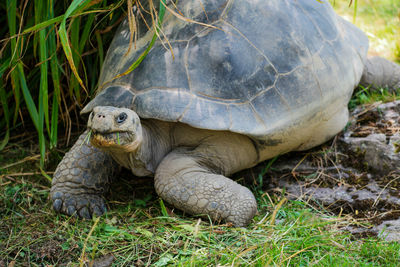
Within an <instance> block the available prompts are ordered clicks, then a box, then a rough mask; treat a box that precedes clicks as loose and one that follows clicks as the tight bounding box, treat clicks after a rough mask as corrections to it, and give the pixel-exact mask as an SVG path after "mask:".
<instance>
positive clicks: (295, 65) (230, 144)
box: [51, 0, 400, 226]
mask: <svg viewBox="0 0 400 267" xmlns="http://www.w3.org/2000/svg"><path fill="white" fill-rule="evenodd" d="M178 9H179V10H180V11H182V12H183V14H184V15H185V16H186V17H188V18H190V19H193V20H195V21H199V22H203V23H207V24H209V25H212V27H205V26H203V25H199V24H196V23H189V22H187V21H183V20H180V19H179V18H177V17H175V16H174V15H172V14H169V13H168V12H167V14H166V15H165V19H164V22H163V33H164V34H165V35H166V37H167V38H168V40H169V43H170V45H171V47H172V52H173V55H174V58H173V57H172V53H171V51H167V50H165V48H164V46H163V44H162V43H161V42H156V43H155V45H154V47H153V48H152V49H151V51H150V53H149V54H148V55H147V56H146V58H145V60H143V62H142V63H141V64H140V66H139V67H138V68H137V69H135V70H134V71H132V72H131V73H129V74H128V75H125V76H122V77H120V78H118V79H113V78H114V77H115V76H116V75H117V74H119V73H122V72H124V71H125V70H126V69H127V68H128V67H129V66H130V65H131V64H132V63H133V62H134V61H135V60H136V59H137V58H138V56H139V55H140V54H141V53H142V52H143V51H144V50H145V49H146V47H147V46H148V44H149V41H150V40H151V37H152V36H153V32H151V31H148V32H147V31H145V30H144V29H146V28H145V27H144V26H143V22H140V21H138V25H139V26H140V25H141V27H139V33H138V34H139V39H138V41H137V43H136V46H137V49H136V50H135V49H132V50H131V51H130V52H129V53H128V54H126V52H127V51H128V47H129V30H128V27H127V23H126V22H125V23H123V24H122V25H121V27H120V29H119V30H118V32H117V34H116V36H115V38H114V41H113V43H112V44H111V47H110V50H109V53H108V55H107V57H106V60H105V63H104V68H103V70H102V73H101V78H100V80H99V86H100V90H99V92H98V94H97V96H96V97H95V98H94V99H93V100H92V101H91V102H90V103H89V104H88V105H87V106H86V107H85V108H84V109H83V110H82V113H90V116H89V120H88V129H89V130H90V131H91V132H92V135H91V140H90V142H91V143H90V144H83V139H84V137H83V136H84V135H85V134H84V135H82V137H81V138H80V139H79V140H78V141H77V143H76V144H75V145H74V147H73V148H72V149H71V151H70V152H68V153H67V154H66V156H65V157H64V159H63V160H62V161H61V162H60V164H59V166H58V167H57V170H56V172H55V175H54V179H53V185H52V189H51V197H52V200H53V206H54V209H55V210H56V211H57V212H62V213H66V214H69V215H72V214H77V215H79V216H80V217H84V218H90V217H91V216H92V214H97V215H98V214H101V213H102V212H103V211H104V209H105V208H104V200H103V198H102V196H103V193H104V191H106V190H107V188H108V185H109V183H110V181H111V180H110V179H111V178H110V177H112V176H113V172H114V170H115V169H116V168H117V166H118V165H121V166H123V167H125V168H128V169H130V170H131V171H132V173H133V174H135V175H137V176H153V175H154V177H155V189H156V191H157V193H158V194H159V195H160V197H161V198H163V199H164V200H166V201H167V202H169V203H170V204H172V205H173V206H175V207H177V208H179V209H182V210H184V211H186V212H188V213H190V214H202V215H207V216H210V217H211V218H212V219H213V220H225V221H228V222H232V223H233V224H234V225H236V226H245V225H247V224H248V223H249V222H250V221H251V219H252V218H253V216H254V214H255V213H256V211H257V205H256V201H255V198H254V196H253V194H252V193H251V192H250V190H249V189H247V188H245V187H243V186H241V185H239V184H237V183H236V182H234V181H232V180H230V179H229V178H227V176H229V175H231V174H232V173H234V172H237V171H240V170H243V169H245V168H249V167H252V166H254V165H255V164H257V163H259V162H260V161H263V160H266V159H268V158H271V157H274V156H277V155H280V154H283V153H286V152H288V151H293V150H305V149H308V148H311V147H314V146H316V145H319V144H321V143H323V142H325V141H327V140H328V139H330V138H332V137H333V136H334V135H335V134H337V133H338V132H339V131H340V130H341V129H343V127H344V126H345V125H346V123H347V121H348V110H347V103H348V101H349V99H350V97H351V94H352V92H353V89H354V88H355V87H356V86H357V85H358V84H359V83H360V81H361V83H362V84H367V85H374V86H382V85H385V86H388V87H390V88H391V89H396V88H397V86H398V85H399V84H400V77H399V75H398V74H399V73H400V67H399V66H398V65H396V64H394V63H391V62H389V61H387V60H385V59H380V58H378V59H371V60H369V59H367V49H368V39H367V38H366V36H365V35H364V33H362V32H361V31H360V30H359V29H357V28H356V27H355V26H353V25H351V24H350V23H348V22H346V21H344V20H343V19H341V18H340V17H338V16H337V15H336V14H335V13H334V12H333V10H332V8H331V7H330V5H329V4H328V3H326V2H324V3H323V4H321V3H319V2H318V1H315V0H297V1H293V0H270V1H238V0H236V1H235V0H209V1H189V0H188V1H179V3H178ZM249 14H252V15H251V16H250V15H249ZM288 14H290V16H289V15H288ZM148 22H150V21H148ZM95 147H97V148H100V150H98V149H97V148H95ZM111 157H112V158H113V160H111ZM99 162H100V163H101V164H100V165H99Z"/></svg>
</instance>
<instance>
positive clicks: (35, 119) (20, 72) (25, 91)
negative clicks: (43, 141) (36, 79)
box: [17, 63, 39, 131]
mask: <svg viewBox="0 0 400 267" xmlns="http://www.w3.org/2000/svg"><path fill="white" fill-rule="evenodd" d="M17 71H18V77H19V80H20V83H21V88H22V94H23V95H24V99H25V103H26V106H27V108H28V111H29V115H30V116H31V119H32V121H33V124H34V125H35V127H36V130H38V131H39V114H38V111H37V109H36V106H35V103H34V102H33V98H32V95H31V93H30V91H29V88H28V85H27V83H26V78H25V73H24V69H23V67H22V64H21V63H18V64H17Z"/></svg>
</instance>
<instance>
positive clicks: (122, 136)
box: [89, 130, 140, 151]
mask: <svg viewBox="0 0 400 267" xmlns="http://www.w3.org/2000/svg"><path fill="white" fill-rule="evenodd" d="M89 140H90V142H91V143H92V145H94V146H95V147H99V148H116V149H122V150H124V151H126V150H129V151H131V150H136V148H137V146H138V142H139V141H140V140H138V138H137V136H136V135H135V134H134V133H132V132H124V131H116V132H107V133H101V132H97V131H95V130H91V131H90V133H89Z"/></svg>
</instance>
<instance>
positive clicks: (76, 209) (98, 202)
mask: <svg viewBox="0 0 400 267" xmlns="http://www.w3.org/2000/svg"><path fill="white" fill-rule="evenodd" d="M52 200H53V208H54V210H55V211H56V212H60V213H63V214H66V215H70V216H72V215H73V216H78V217H80V218H84V219H91V218H92V216H93V215H95V216H100V215H102V214H103V213H104V212H106V210H107V208H106V205H105V202H104V199H103V198H102V197H101V196H98V195H94V194H76V195H75V194H70V193H63V192H60V191H58V192H54V193H53V194H52Z"/></svg>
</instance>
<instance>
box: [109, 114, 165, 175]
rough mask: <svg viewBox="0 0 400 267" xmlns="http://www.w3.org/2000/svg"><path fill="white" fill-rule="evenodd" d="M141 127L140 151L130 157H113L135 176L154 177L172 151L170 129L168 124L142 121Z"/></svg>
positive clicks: (131, 153)
mask: <svg viewBox="0 0 400 267" xmlns="http://www.w3.org/2000/svg"><path fill="white" fill-rule="evenodd" d="M141 126H142V127H141V128H142V131H141V144H140V145H139V146H138V149H137V150H136V151H132V152H129V153H128V155H127V154H126V153H124V154H117V153H113V154H112V156H113V157H114V159H115V160H116V161H117V162H118V163H120V164H121V165H122V166H124V167H126V168H128V169H130V170H131V171H132V173H133V174H134V175H136V176H152V175H153V174H154V173H155V170H156V168H157V166H158V164H159V163H160V161H161V160H162V159H163V158H164V156H165V155H166V154H167V153H168V152H169V151H170V150H171V142H170V138H169V136H170V134H169V131H170V127H169V124H168V123H163V122H159V121H156V120H142V121H141Z"/></svg>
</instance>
